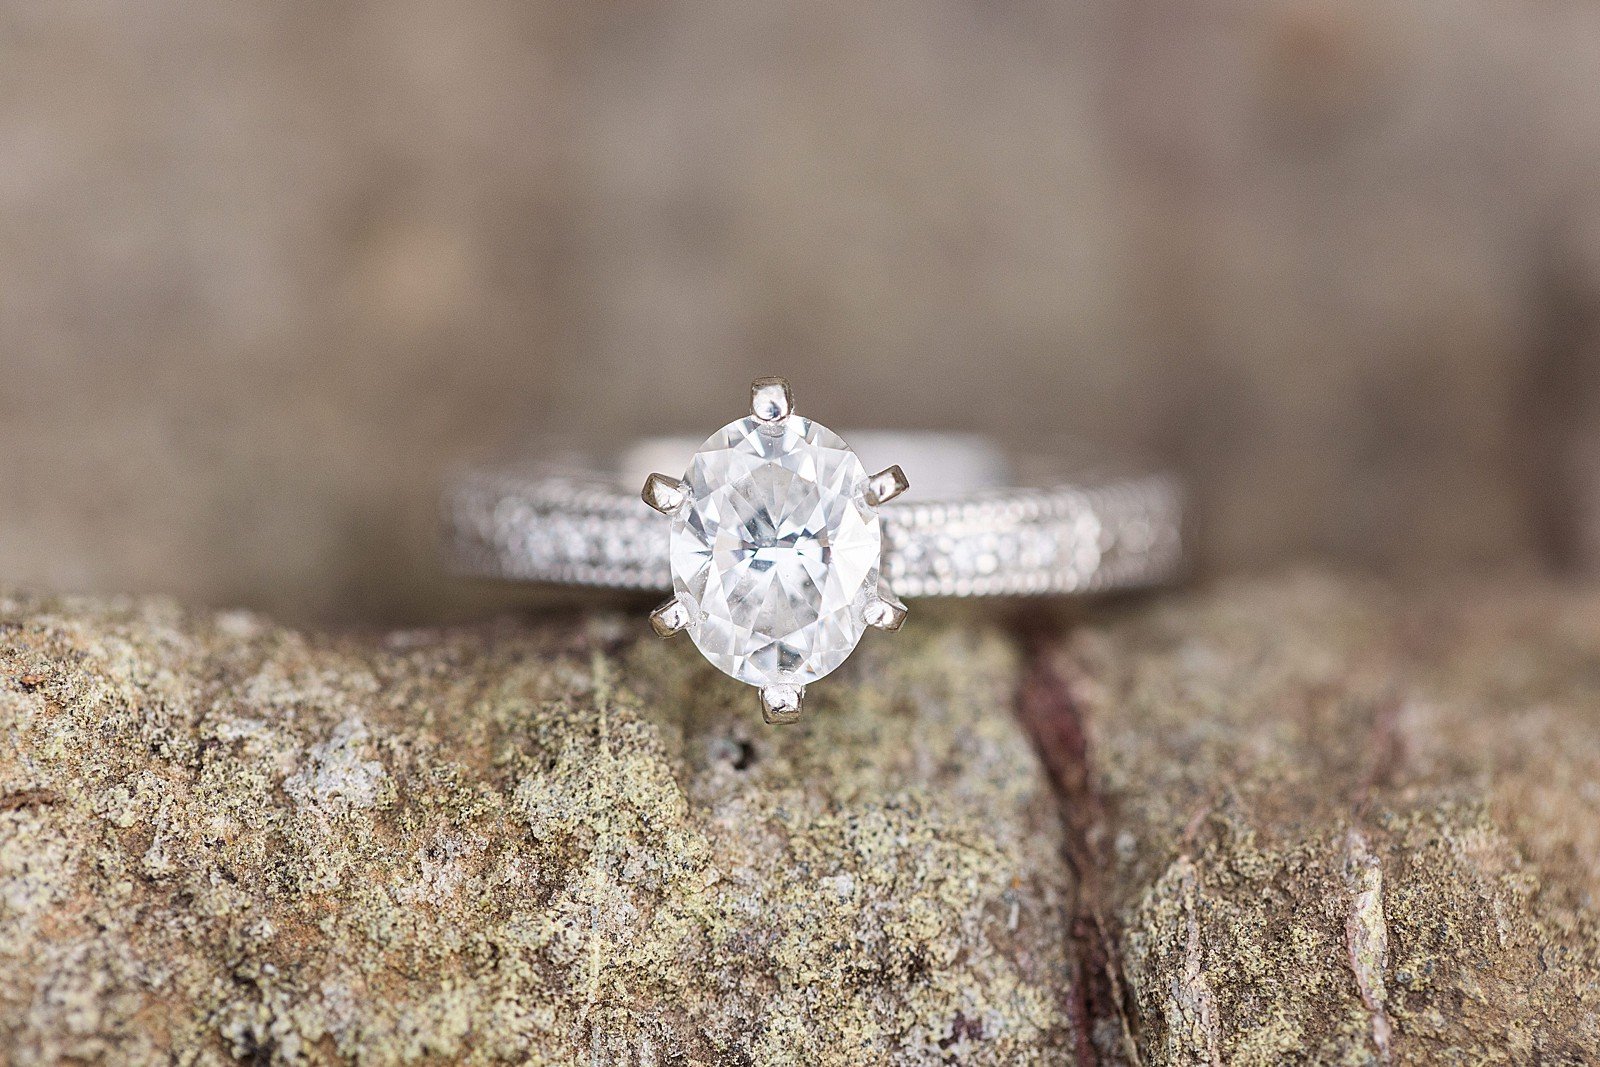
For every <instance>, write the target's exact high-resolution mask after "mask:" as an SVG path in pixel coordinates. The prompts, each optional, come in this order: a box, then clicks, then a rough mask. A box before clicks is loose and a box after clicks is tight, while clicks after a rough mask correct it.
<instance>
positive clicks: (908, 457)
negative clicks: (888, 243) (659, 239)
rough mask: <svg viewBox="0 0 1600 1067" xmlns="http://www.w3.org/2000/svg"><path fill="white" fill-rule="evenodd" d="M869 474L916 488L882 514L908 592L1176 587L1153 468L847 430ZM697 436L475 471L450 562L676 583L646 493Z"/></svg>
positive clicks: (1171, 532) (555, 575) (541, 578)
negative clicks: (1076, 467) (1123, 468)
mask: <svg viewBox="0 0 1600 1067" xmlns="http://www.w3.org/2000/svg"><path fill="white" fill-rule="evenodd" d="M844 436H845V438H846V439H847V440H848V441H850V442H851V444H852V445H853V446H854V448H855V449H856V451H857V452H858V453H860V454H861V455H862V456H863V458H864V460H865V462H866V463H867V467H868V469H869V470H871V469H876V467H874V466H873V465H872V464H873V462H874V461H875V459H876V458H877V457H878V456H880V455H881V456H883V457H894V458H896V459H897V460H898V461H899V463H900V465H901V466H902V467H904V468H905V470H906V472H907V473H908V474H909V476H910V480H911V484H912V485H913V486H937V487H939V488H938V493H937V494H936V495H935V494H932V493H927V492H920V493H919V492H913V493H908V494H906V496H904V497H901V498H899V499H896V500H892V501H890V502H888V503H886V504H884V505H883V506H882V516H883V524H884V548H883V574H884V577H885V578H886V579H887V580H888V581H889V583H890V584H891V585H892V587H893V588H894V589H895V591H896V592H897V593H898V594H899V595H900V596H902V597H906V598H911V597H929V596H943V597H967V596H1038V595H1060V594H1075V593H1092V592H1103V591H1111V590H1120V589H1133V588H1139V587H1144V586H1151V585H1158V584H1161V583H1164V582H1166V581H1170V580H1171V579H1172V578H1173V577H1175V575H1176V574H1177V572H1178V570H1179V568H1180V567H1181V564H1182V557H1183V536H1182V500H1181V493H1180V491H1179V487H1178V485H1177V483H1176V481H1175V479H1173V478H1171V477H1170V476H1167V475H1161V474H1155V475H1144V476H1135V477H1117V476H1107V475H1098V476H1097V475H1095V474H1092V473H1079V474H1075V475H1073V476H1072V477H1070V478H1064V477H1062V476H1060V475H1059V474H1058V475H1054V476H1050V475H1048V474H1046V475H1045V476H1043V477H1039V476H1037V474H1036V470H1039V471H1048V470H1049V469H1050V467H1051V466H1054V467H1055V468H1056V469H1057V470H1059V469H1061V468H1062V466H1064V464H1062V463H1059V462H1058V463H1055V464H1053V465H1052V464H1048V463H1045V464H1041V463H1039V462H1037V461H1035V462H1032V463H1024V462H1012V461H1011V460H1010V459H1008V458H1007V457H1006V456H1005V455H1004V453H1002V452H1001V451H1000V450H999V449H997V448H995V447H994V446H993V445H991V444H990V443H988V442H987V441H985V440H984V439H982V438H979V437H969V436H963V435H959V434H939V433H855V434H845V435H844ZM698 445H699V442H697V441H693V440H689V439H686V438H685V439H678V438H660V439H653V440H649V441H644V442H641V443H640V444H639V445H637V446H635V447H634V448H632V449H630V450H628V452H627V453H626V454H624V455H623V456H622V457H620V458H619V459H618V460H617V461H615V462H612V463H597V462H593V461H586V460H584V459H582V458H567V459H562V460H557V461H553V462H548V463H544V464H539V465H536V466H532V467H526V466H525V467H523V468H521V469H516V468H507V469H501V470H494V471H482V472H475V473H472V474H468V475H465V476H463V477H462V478H461V479H459V480H458V481H457V482H456V483H455V485H454V486H453V488H452V489H451V490H450V492H449V493H448V495H447V497H446V499H445V542H446V553H447V555H448V557H449V559H450V561H451V563H452V564H453V565H454V566H455V567H456V568H457V569H459V570H461V571H463V572H465V573H468V574H472V575H477V576H481V577H489V578H502V579H514V580H521V581H534V582H556V583H564V584H572V585H587V586H603V587H607V588H613V589H638V590H666V589H670V588H671V585H672V582H671V576H670V570H669V566H668V555H667V545H668V532H667V529H666V527H665V525H664V524H663V523H662V522H661V517H660V516H659V515H658V514H657V513H656V512H654V511H652V510H651V509H650V508H649V507H648V506H646V505H645V504H644V503H643V502H642V501H641V500H640V499H639V495H638V490H637V486H638V485H639V483H640V482H641V481H642V480H643V478H644V477H645V475H646V474H647V473H649V472H650V471H653V470H682V469H683V468H684V466H685V464H686V463H687V462H688V459H689V457H690V456H691V455H692V454H693V453H694V451H695V449H696V448H697V447H698Z"/></svg>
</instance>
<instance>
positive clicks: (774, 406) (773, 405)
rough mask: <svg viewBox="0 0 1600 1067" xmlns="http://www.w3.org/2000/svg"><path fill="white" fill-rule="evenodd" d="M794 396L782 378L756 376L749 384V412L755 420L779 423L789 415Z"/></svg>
mask: <svg viewBox="0 0 1600 1067" xmlns="http://www.w3.org/2000/svg"><path fill="white" fill-rule="evenodd" d="M793 407H794V397H793V396H791V395H790V393H789V383H788V382H787V381H785V380H784V379H782V378H757V379H756V380H755V381H754V382H752V383H751V384H750V414H752V415H754V416H755V418H756V421H757V422H765V423H779V422H782V421H783V420H784V419H787V418H788V417H789V411H790V409H791V408H793Z"/></svg>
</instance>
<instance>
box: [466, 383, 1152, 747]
mask: <svg viewBox="0 0 1600 1067" xmlns="http://www.w3.org/2000/svg"><path fill="white" fill-rule="evenodd" d="M851 440H852V441H853V442H854V443H855V445H856V446H857V448H859V449H860V454H863V455H865V456H867V457H868V459H870V460H872V461H873V462H874V463H877V462H885V461H893V462H894V463H895V465H894V466H888V467H884V468H882V469H880V470H878V472H877V473H875V474H874V473H869V472H870V471H872V470H873V469H874V468H873V467H871V466H869V465H867V464H864V463H863V462H862V460H861V459H860V458H859V455H858V453H857V451H856V450H855V449H852V448H851V446H850V445H847V444H846V443H845V442H844V441H843V440H842V439H841V438H840V437H839V436H838V435H836V434H835V433H834V432H833V431H832V430H829V429H828V428H827V427H826V426H823V425H822V424H821V423H818V422H814V421H812V420H811V419H808V418H805V417H804V416H802V415H800V414H798V413H796V412H795V411H794V406H793V401H792V398H791V395H790V391H789V384H788V383H787V382H785V381H784V380H783V379H782V378H761V379H758V380H757V381H756V382H755V384H754V385H753V386H752V387H751V400H750V413H749V414H748V415H747V416H745V417H744V418H741V419H738V420H736V421H734V422H730V423H729V424H728V425H726V426H724V427H723V428H722V429H720V430H718V431H717V432H716V433H714V434H712V435H711V437H709V438H708V439H707V440H706V441H705V442H704V443H703V444H701V445H700V446H699V447H698V448H696V447H695V445H694V443H693V442H692V441H687V440H678V439H665V438H664V439H656V440H650V441H645V442H642V443H640V444H639V445H637V446H635V447H634V448H633V449H631V450H629V451H628V452H627V453H625V454H624V455H623V456H621V457H620V458H618V459H617V460H615V461H613V462H610V463H595V462H592V461H584V460H581V459H579V460H573V459H566V460H555V461H550V462H546V463H545V464H543V465H541V466H540V467H538V468H537V469H534V470H531V471H520V472H519V471H505V470H501V471H493V472H482V473H478V474H473V475H470V476H467V477H465V478H463V479H462V480H461V482H460V483H459V484H458V485H456V486H455V487H454V488H453V489H452V491H451V492H450V494H449V495H448V497H447V498H446V520H447V535H446V536H447V550H448V552H449V553H450V555H451V557H452V562H453V563H454V564H455V565H456V566H457V567H458V568H460V569H462V570H464V571H466V572H468V573H472V574H477V575H482V576H489V577H496V578H511V579H521V580H527V581H539V582H563V583H570V584H576V585H591V586H604V587H609V588H617V589H662V590H665V589H670V590H671V591H672V596H671V598H670V599H668V600H667V601H666V602H665V603H663V604H662V605H661V606H660V607H658V608H656V610H655V611H654V612H652V613H651V615H650V622H651V624H652V625H653V626H654V628H655V631H656V633H658V634H660V635H662V636H663V637H667V636H671V635H672V634H675V633H678V632H679V631H684V632H686V633H687V634H688V635H689V637H690V639H691V640H692V641H693V642H694V644H695V647H697V648H698V649H699V650H700V652H701V654H703V655H704V656H705V657H706V659H707V660H709V661H710V662H711V663H712V664H713V665H715V666H716V667H717V668H718V669H719V670H721V671H723V672H724V673H726V674H729V675H731V676H732V677H734V678H737V679H739V680H740V681H742V682H747V683H749V684H750V685H753V686H756V687H757V688H758V689H760V691H761V705H762V709H763V712H764V714H765V717H766V720H767V721H768V722H769V723H784V722H793V721H795V720H796V719H797V718H799V715H800V703H801V700H802V699H803V697H804V696H805V689H806V686H807V685H809V684H810V683H812V682H814V681H816V680H817V679H819V678H822V677H824V676H825V675H827V674H828V673H830V672H831V671H833V670H834V669H836V668H837V667H838V666H839V665H840V664H841V663H843V662H844V661H845V660H846V659H847V658H848V657H849V655H850V653H851V652H853V651H854V650H855V647H856V645H857V643H859V642H860V640H861V638H862V635H863V634H864V633H865V632H866V631H867V630H868V629H869V628H873V629H879V630H891V631H892V630H898V629H899V628H900V625H901V623H902V622H904V621H905V617H906V606H905V604H904V602H903V600H902V598H917V597H931V596H954V597H968V596H1040V595H1065V594H1078V593H1089V592H1099V591H1109V590H1116V589H1130V588H1136V587H1140V586H1149V585H1155V584H1159V583H1161V582H1164V581H1167V580H1169V579H1171V578H1172V577H1173V576H1174V575H1175V573H1176V572H1177V569H1178V567H1179V564H1180V562H1181V556H1182V544H1181V541H1182V539H1181V536H1180V533H1181V529H1180V513H1181V504H1180V499H1179V493H1178V490H1177V486H1176V484H1175V483H1174V481H1173V480H1172V479H1171V478H1169V477H1167V476H1165V475H1145V476H1139V477H1108V476H1095V475H1092V474H1089V473H1076V474H1074V475H1073V476H1072V477H1070V478H1069V477H1067V476H1066V475H1064V474H1063V473H1062V471H1061V470H1060V469H1059V468H1060V467H1062V466H1063V465H1064V464H1062V463H1060V462H1058V463H1056V464H1054V465H1053V466H1055V467H1056V468H1057V469H1056V470H1053V471H1052V470H1050V469H1049V467H1050V466H1051V465H1049V464H1047V465H1046V468H1045V470H1044V471H1043V472H1042V474H1038V475H1034V476H1031V477H1030V476H1029V473H1028V472H1027V471H1025V470H1023V469H1022V464H1021V463H1014V462H1012V461H1011V460H1010V459H1008V457H1007V456H1006V455H1005V454H1004V453H1003V452H1001V451H1000V450H999V449H998V448H996V447H995V446H994V445H992V444H990V443H988V442H987V441H986V440H984V439H982V438H978V437H969V436H964V435H959V434H943V433H867V434H852V435H851ZM685 461H687V466H686V467H685V466H684V463H685ZM663 468H664V469H666V470H671V471H682V474H681V476H675V475H671V474H662V473H657V472H658V471H659V470H660V469H663ZM907 471H909V472H910V475H911V477H910V478H908V477H907ZM640 480H642V481H643V484H644V490H643V493H642V497H643V502H642V503H641V502H640V496H641V494H640V493H638V492H637V491H636V490H633V489H631V488H629V486H636V485H638V484H639V483H640ZM913 481H915V483H916V484H917V487H918V488H917V492H916V493H914V494H910V495H908V496H906V497H902V494H905V493H906V490H907V489H908V488H909V486H910V484H911V483H912V482H913ZM652 509H653V510H652Z"/></svg>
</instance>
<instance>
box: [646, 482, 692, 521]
mask: <svg viewBox="0 0 1600 1067" xmlns="http://www.w3.org/2000/svg"><path fill="white" fill-rule="evenodd" d="M639 495H640V496H641V497H643V498H644V502H645V503H646V504H649V505H650V506H651V507H653V508H655V509H656V510H657V511H659V512H661V514H663V515H671V514H672V513H673V512H674V511H677V510H678V509H679V508H681V507H683V501H684V499H685V497H687V495H688V494H687V493H685V492H684V491H683V483H682V482H680V481H678V479H676V478H669V477H667V476H666V475H665V474H652V475H651V476H650V477H648V478H646V479H645V480H644V489H643V490H642V491H641V492H640V493H639Z"/></svg>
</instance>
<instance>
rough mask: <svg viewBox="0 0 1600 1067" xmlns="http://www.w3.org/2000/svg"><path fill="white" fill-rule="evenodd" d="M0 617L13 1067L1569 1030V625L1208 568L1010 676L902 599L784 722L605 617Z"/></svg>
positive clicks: (1313, 1048) (1575, 652)
mask: <svg viewBox="0 0 1600 1067" xmlns="http://www.w3.org/2000/svg"><path fill="white" fill-rule="evenodd" d="M0 608H3V611H0V730H3V737H0V1049H4V1050H8V1051H9V1052H10V1053H11V1058H12V1059H14V1060H17V1061H20V1062H33V1061H39V1060H57V1059H62V1058H67V1057H76V1058H78V1059H87V1060H93V1059H96V1058H99V1059H101V1060H104V1061H107V1062H167V1061H168V1059H169V1053H172V1052H174V1051H175V1050H177V1051H181V1052H182V1053H183V1055H185V1056H192V1058H193V1059H194V1060H195V1061H198V1062H218V1061H224V1060H227V1059H229V1058H231V1057H233V1056H249V1057H252V1058H254V1059H256V1060H258V1061H260V1062H294V1061H297V1060H304V1061H312V1062H322V1061H329V1060H336V1059H341V1058H352V1059H354V1058H359V1059H361V1060H363V1061H364V1062H379V1063H394V1062H417V1061H426V1060H433V1061H447V1060H458V1059H466V1060H476V1061H480V1062H482V1061H489V1060H494V1059H508V1060H518V1061H520V1060H524V1059H528V1060H532V1061H533V1062H547V1063H569V1062H574V1061H577V1062H598V1063H601V1064H608V1063H617V1064H624V1063H626V1064H633V1063H641V1064H642V1063H656V1064H668V1063H686V1064H702V1063H709V1064H736V1063H754V1064H791V1063H797V1062H799V1063H820V1064H835V1063H837V1064H877V1063H884V1062H888V1063H902V1064H912V1063H940V1062H946V1061H954V1062H958V1063H962V1064H968V1063H979V1064H982V1063H1004V1064H1011V1063H1030V1062H1033V1063H1051V1064H1056V1063H1062V1062H1075V1063H1078V1064H1090V1063H1096V1062H1098V1063H1105V1064H1133V1063H1138V1064H1141V1065H1144V1067H1161V1065H1173V1067H1176V1065H1185V1067H1187V1065H1190V1064H1207V1065H1212V1064H1230V1065H1231V1064H1241V1065H1251V1064H1262V1065H1267V1064H1270V1065H1278V1064H1284V1063H1313V1064H1432V1063H1452V1064H1458V1063H1472V1064H1478V1063H1485V1064H1492V1063H1504V1064H1524V1063H1548V1064H1580V1063H1587V1062H1591V1061H1592V1058H1593V1049H1595V1048H1596V1047H1600V1016H1597V1012H1596V1007H1595V1006H1596V1005H1597V1004H1600V912H1597V908H1596V903H1595V901H1596V894H1597V891H1600V831H1597V829H1596V828H1597V827H1600V792H1597V790H1596V788H1595V782H1596V781H1600V720H1597V718H1596V716H1595V714H1594V709H1595V708H1596V707H1600V652H1597V649H1600V595H1597V594H1595V593H1593V592H1587V593H1576V592H1570V591H1562V590H1559V589H1556V588H1553V587H1551V586H1548V585H1542V584H1539V583H1537V582H1531V583H1529V582H1525V581H1524V580H1523V579H1520V578H1513V579H1509V580H1505V581H1499V582H1481V583H1473V584H1462V585H1456V586H1451V587H1443V586H1441V587H1437V588H1434V589H1430V590H1410V591H1404V590H1397V589H1395V588H1392V587H1385V586H1380V585H1376V584H1372V583H1367V582H1358V581H1345V580H1334V579H1330V578H1316V577H1301V578H1293V579H1285V580H1274V581H1238V582H1233V583H1228V584H1223V585H1219V586H1217V587H1216V588H1213V589H1210V590H1206V591H1202V592H1199V593H1194V594H1190V595H1187V596H1182V597H1178V598H1173V599H1166V600H1162V601H1160V602H1149V603H1145V604H1141V605H1138V606H1134V607H1131V608H1128V609H1119V610H1118V611H1117V612H1116V613H1115V614H1108V615H1103V616H1099V617H1094V618H1090V619H1088V620H1085V621H1082V622H1080V623H1079V624H1078V625H1077V626H1076V627H1075V628H1073V629H1070V630H1068V631H1065V632H1061V633H1056V634H1054V635H1052V634H1051V632H1050V631H1049V630H1045V629H1038V630H1035V631H1034V632H1033V634H1032V636H1031V638H1030V639H1029V641H1028V643H1027V645H1026V647H1025V648H1024V649H1022V650H1017V649H1013V648H1012V647H1011V646H1010V644H1009V643H1008V642H1007V641H1006V640H1005V639H1004V638H1003V635H1002V633H1001V632H1000V631H999V630H998V629H997V628H996V627H995V625H994V624H993V623H988V622H983V621H981V617H979V616H975V615H969V614H965V613H960V612H955V611H950V612H942V611H938V610H924V611H923V612H921V613H919V615H918V616H917V617H916V618H915V619H914V620H913V622H912V623H911V624H910V625H909V626H908V627H907V629H906V630H904V631H902V633H901V634H900V636H899V637H898V638H897V640H896V641H895V642H894V643H893V645H892V646H891V645H890V643H888V642H883V643H881V644H879V643H875V642H869V643H868V644H867V645H866V646H865V647H864V648H863V649H861V651H860V652H859V653H858V654H857V657H856V659H857V660H859V661H860V663H861V671H860V673H859V674H857V673H855V664H854V663H852V665H851V667H849V668H846V669H845V670H844V671H842V672H840V673H839V675H837V676H836V677H835V678H834V679H832V680H831V682H830V684H828V685H824V686H818V687H817V688H816V691H815V693H814V694H813V695H812V696H813V697H814V699H812V700H811V704H812V707H811V708H809V709H808V718H807V720H806V721H805V722H804V723H803V724H802V725H800V726H797V727H790V728H785V729H781V730H779V729H769V728H766V727H764V726H762V725H760V723H759V717H758V716H757V715H756V714H755V712H754V710H753V709H752V708H751V706H750V702H749V701H748V699H747V697H748V692H747V691H746V690H744V688H743V687H742V686H739V685H737V684H735V683H732V682H730V681H729V680H727V679H726V678H724V677H723V676H722V675H720V674H718V673H717V672H715V671H714V670H713V669H712V668H710V667H709V666H707V665H706V664H704V663H703V662H702V661H701V660H700V659H699V658H698V657H697V656H695V655H694V654H693V653H692V652H691V651H690V650H689V649H687V648H686V647H684V646H683V645H682V643H681V642H680V643H679V644H678V645H677V647H674V645H672V644H668V643H660V642H656V641H654V640H649V641H645V642H642V643H637V644H635V643H634V642H632V641H631V640H624V635H626V634H628V633H631V632H637V630H638V629H639V628H640V627H641V625H642V624H641V623H640V622H639V620H638V619H631V620H629V621H627V622H626V623H623V622H621V621H620V620H619V619H618V618H615V617H611V616H595V617H591V618H589V619H587V620H576V619H569V620H550V621H546V622H543V623H538V624H530V623H514V622H506V623H500V624H495V625H484V626H478V627H470V628H460V629H450V630H418V631H404V632H397V633H391V634H388V635H383V636H343V637H333V636H312V635H305V634H298V633H294V632H291V631H286V630H282V629H278V628H276V627H273V626H271V625H269V624H267V623H265V622H264V621H262V620H261V619H260V618H258V617H256V616H252V615H243V614H231V615H220V616H205V615H189V614H185V613H183V612H181V611H179V610H177V609H176V608H173V607H171V606H169V605H166V604H163V603H159V602H155V603H151V602H142V603H140V602H133V603H128V604H120V605H119V604H112V603H106V602H98V603H96V602H87V601H77V602H70V601H49V600H33V601H11V602H4V603H3V604H0ZM863 679H874V680H875V681H874V682H873V683H872V684H866V683H865V682H863ZM1014 684H1015V693H1014V692H1013V686H1014ZM1014 697H1015V698H1016V699H1015V704H1016V706H1017V707H1018V708H1019V709H1020V710H1021V713H1022V722H1023V723H1024V724H1025V725H1026V726H1027V727H1028V728H1029V729H1030V730H1031V731H1032V733H1033V735H1034V737H1035V738H1036V740H1037V744H1038V752H1039V754H1040V755H1041V756H1042V762H1041V763H1039V764H1036V763H1035V762H1034V759H1033V757H1032V755H1030V753H1029V752H1028V751H1027V750H1026V748H1025V747H1024V742H1023V741H1022V739H1021V737H1020V736H1019V733H1018V731H1017V730H1016V727H1015V726H1014V724H1013V720H1012V718H1011V717H1010V716H1009V715H1008V714H1007V713H1006V709H1007V708H1008V707H1009V706H1011V705H1012V703H1013V698H1014ZM1040 766H1042V767H1043V768H1044V770H1045V771H1046V772H1047V776H1048V781H1049V783H1050V785H1051V786H1053V787H1054V790H1055V793H1056V798H1055V800H1056V801H1058V802H1059V803H1053V802H1052V800H1051V798H1049V796H1048V795H1047V791H1046V785H1045V781H1046V775H1041V773H1040V770H1039V767H1040ZM1057 816H1059V822H1057V821H1055V819H1056V817H1057ZM1058 845H1060V846H1063V847H1062V852H1063V853H1064V855H1065V860H1066V862H1065V863H1064V864H1063V863H1062V862H1061V861H1060V860H1059V859H1058V858H1057V857H1058V851H1057V846H1058Z"/></svg>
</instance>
